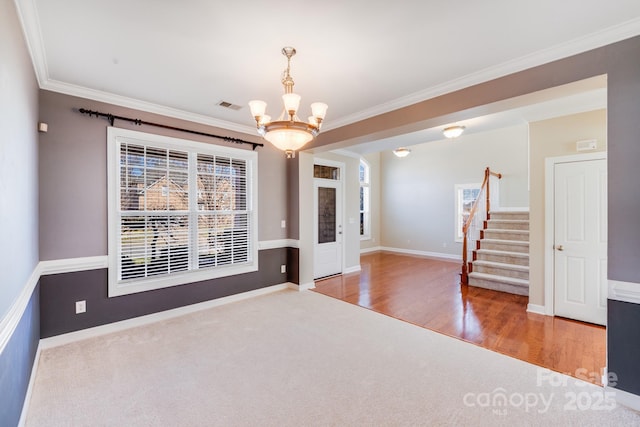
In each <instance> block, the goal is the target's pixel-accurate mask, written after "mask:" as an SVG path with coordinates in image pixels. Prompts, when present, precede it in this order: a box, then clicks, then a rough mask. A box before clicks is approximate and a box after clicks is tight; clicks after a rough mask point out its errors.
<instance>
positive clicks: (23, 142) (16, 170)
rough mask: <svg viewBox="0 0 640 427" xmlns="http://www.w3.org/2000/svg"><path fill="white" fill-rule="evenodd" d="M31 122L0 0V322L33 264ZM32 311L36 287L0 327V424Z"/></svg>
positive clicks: (23, 356)
mask: <svg viewBox="0 0 640 427" xmlns="http://www.w3.org/2000/svg"><path fill="white" fill-rule="evenodd" d="M37 122H38V86H37V84H36V79H35V75H34V72H33V67H32V66H31V60H30V58H29V54H28V52H27V48H26V44H25V42H24V39H23V36H22V31H21V29H20V25H19V22H18V17H17V14H16V10H15V7H14V3H13V1H11V0H0V321H1V320H4V319H5V318H6V316H7V315H8V314H9V312H10V311H9V310H10V309H11V307H12V306H13V305H14V304H15V303H16V300H17V299H18V297H19V296H20V294H21V293H22V292H23V290H24V289H25V286H26V285H27V283H28V281H29V278H30V277H31V275H32V273H33V271H34V268H35V267H36V265H37V263H38V157H37V156H38V144H37V142H38V134H37V131H36V129H37ZM38 310H39V299H38V288H37V287H36V289H35V291H34V292H33V293H32V295H30V296H29V302H28V304H27V306H26V308H25V311H24V313H19V314H21V315H22V317H21V318H20V320H19V321H18V323H17V326H16V328H15V330H14V331H0V335H4V333H9V332H13V334H12V335H10V336H9V337H8V340H7V341H6V342H3V343H0V396H2V399H0V425H2V426H14V425H17V424H18V420H19V419H20V414H21V412H22V405H23V402H24V397H25V393H26V390H27V386H28V384H29V378H30V374H31V368H32V366H33V360H34V357H35V353H36V348H37V346H38V341H39V338H40V335H39V334H40V321H39V318H38V314H39V313H38ZM1 323H2V322H0V324H1ZM10 327H11V325H9V326H8V328H10Z"/></svg>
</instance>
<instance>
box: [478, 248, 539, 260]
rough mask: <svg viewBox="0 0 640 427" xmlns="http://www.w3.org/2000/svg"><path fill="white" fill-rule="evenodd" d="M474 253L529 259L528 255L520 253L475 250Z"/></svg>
mask: <svg viewBox="0 0 640 427" xmlns="http://www.w3.org/2000/svg"><path fill="white" fill-rule="evenodd" d="M475 252H476V253H479V254H489V255H508V256H514V257H518V258H529V254H525V253H522V252H510V251H498V250H495V249H476V251H475Z"/></svg>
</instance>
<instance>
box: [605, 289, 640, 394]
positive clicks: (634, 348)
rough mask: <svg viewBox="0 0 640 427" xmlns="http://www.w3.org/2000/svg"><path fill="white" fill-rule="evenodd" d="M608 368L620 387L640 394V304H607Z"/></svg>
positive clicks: (613, 301) (622, 302) (619, 302)
mask: <svg viewBox="0 0 640 427" xmlns="http://www.w3.org/2000/svg"><path fill="white" fill-rule="evenodd" d="M607 316H608V318H607V356H608V361H607V365H608V366H607V370H608V371H609V373H615V374H616V375H617V377H618V383H617V384H616V385H615V386H614V387H615V388H617V389H619V390H624V391H627V392H629V393H633V394H636V395H640V304H633V303H630V302H624V301H616V300H611V299H610V300H609V301H608V305H607Z"/></svg>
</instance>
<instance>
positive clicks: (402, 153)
mask: <svg viewBox="0 0 640 427" xmlns="http://www.w3.org/2000/svg"><path fill="white" fill-rule="evenodd" d="M409 153H411V150H409V149H408V148H404V147H400V148H396V149H395V150H393V154H395V155H396V156H397V157H400V158H402V157H407V156H408V155H409Z"/></svg>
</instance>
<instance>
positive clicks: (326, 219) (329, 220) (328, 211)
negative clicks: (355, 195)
mask: <svg viewBox="0 0 640 427" xmlns="http://www.w3.org/2000/svg"><path fill="white" fill-rule="evenodd" d="M335 241H336V189H335V188H325V187H319V188H318V243H330V242H335Z"/></svg>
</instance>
